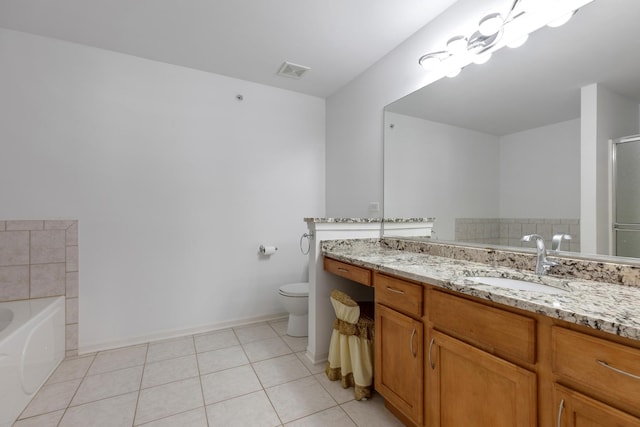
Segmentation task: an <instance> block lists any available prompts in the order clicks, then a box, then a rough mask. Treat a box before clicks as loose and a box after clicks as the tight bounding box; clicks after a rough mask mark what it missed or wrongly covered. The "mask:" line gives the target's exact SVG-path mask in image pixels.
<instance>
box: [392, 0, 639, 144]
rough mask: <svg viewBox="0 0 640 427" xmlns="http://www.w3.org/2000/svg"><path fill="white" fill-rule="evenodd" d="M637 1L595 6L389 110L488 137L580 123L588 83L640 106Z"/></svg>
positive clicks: (603, 0) (598, 1) (599, 1)
mask: <svg viewBox="0 0 640 427" xmlns="http://www.w3.org/2000/svg"><path fill="white" fill-rule="evenodd" d="M639 18H640V1H638V0H616V1H611V0H595V1H594V2H592V3H590V4H588V5H586V6H584V7H583V8H582V9H580V10H579V11H578V13H576V15H575V16H574V17H573V18H572V20H571V21H569V22H568V23H567V24H565V25H564V26H562V27H559V28H548V27H544V28H542V29H540V30H538V31H537V32H535V33H534V34H532V35H531V37H530V38H529V40H528V41H527V42H526V44H525V45H524V46H522V47H520V48H517V49H509V48H503V49H502V50H500V51H498V52H496V53H495V54H494V55H493V58H491V60H489V62H488V63H486V64H484V65H473V64H472V65H469V66H468V67H466V68H465V69H464V70H463V71H462V73H461V74H460V75H459V76H457V77H455V78H451V79H449V78H444V79H442V80H439V81H437V82H435V83H433V84H431V85H429V86H427V87H425V88H423V89H421V90H419V91H417V92H414V93H413V94H411V95H408V96H406V97H405V98H403V99H402V100H399V101H397V102H395V103H393V104H391V105H390V106H388V107H387V110H390V111H394V112H397V113H401V114H407V115H411V116H416V117H421V118H425V119H428V120H431V121H435V122H440V123H446V124H450V125H454V126H458V127H463V128H467V129H473V130H478V131H481V132H484V133H489V134H493V135H508V134H511V133H515V132H519V131H522V130H526V129H533V128H536V127H540V126H544V125H548V124H552V123H559V122H562V121H566V120H570V119H576V118H578V117H580V88H581V87H583V86H586V85H590V84H592V83H599V84H601V85H602V86H604V87H606V88H608V89H609V90H612V91H614V92H617V93H619V94H623V95H624V96H626V97H628V98H629V99H632V100H634V101H635V102H637V103H640V53H639V52H640V29H639V28H640V27H638V19H639Z"/></svg>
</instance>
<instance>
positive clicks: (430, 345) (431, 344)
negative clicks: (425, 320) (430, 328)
mask: <svg viewBox="0 0 640 427" xmlns="http://www.w3.org/2000/svg"><path fill="white" fill-rule="evenodd" d="M435 340H436V339H435V338H431V341H430V342H429V366H431V369H436V365H434V364H433V360H432V359H431V349H432V348H433V343H434V342H435Z"/></svg>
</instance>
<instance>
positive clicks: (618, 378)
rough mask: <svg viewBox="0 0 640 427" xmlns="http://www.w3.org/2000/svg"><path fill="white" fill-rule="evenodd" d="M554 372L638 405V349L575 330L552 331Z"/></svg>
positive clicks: (639, 396)
mask: <svg viewBox="0 0 640 427" xmlns="http://www.w3.org/2000/svg"><path fill="white" fill-rule="evenodd" d="M551 339H552V350H553V372H554V373H556V374H557V375H559V376H560V378H566V379H569V380H572V381H574V382H576V383H578V384H582V385H584V386H586V387H587V388H590V389H592V390H594V391H596V392H597V393H598V394H601V395H603V396H607V397H609V398H611V399H612V400H613V401H621V402H624V403H626V404H629V405H632V406H633V407H637V405H638V402H640V350H638V349H635V348H632V347H627V346H625V345H622V344H616V343H612V342H610V341H607V340H604V339H601V338H596V337H592V336H590V335H585V334H582V333H580V332H574V331H571V330H569V329H564V328H561V327H559V326H554V327H553V328H552V331H551Z"/></svg>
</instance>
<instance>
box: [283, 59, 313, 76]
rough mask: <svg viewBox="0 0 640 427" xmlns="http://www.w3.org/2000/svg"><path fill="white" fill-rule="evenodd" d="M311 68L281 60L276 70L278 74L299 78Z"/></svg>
mask: <svg viewBox="0 0 640 427" xmlns="http://www.w3.org/2000/svg"><path fill="white" fill-rule="evenodd" d="M310 69H311V68H309V67H305V66H304V65H298V64H293V63H291V62H283V63H282V65H281V66H280V69H279V70H278V75H279V76H283V77H290V78H292V79H301V78H302V76H304V75H305V73H306V72H307V71H309V70H310Z"/></svg>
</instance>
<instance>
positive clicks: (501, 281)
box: [465, 276, 567, 294]
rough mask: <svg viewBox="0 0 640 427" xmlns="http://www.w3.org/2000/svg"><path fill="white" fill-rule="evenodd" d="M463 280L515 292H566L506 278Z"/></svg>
mask: <svg viewBox="0 0 640 427" xmlns="http://www.w3.org/2000/svg"><path fill="white" fill-rule="evenodd" d="M465 279H468V280H471V281H474V282H476V283H479V284H482V285H491V286H497V287H499V288H507V289H514V290H517V291H534V292H540V293H543V294H559V293H562V292H567V291H566V290H565V289H560V288H556V287H555V286H550V285H545V284H542V283H536V282H530V281H528V280H521V279H510V278H508V277H481V276H474V277H465Z"/></svg>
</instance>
